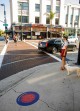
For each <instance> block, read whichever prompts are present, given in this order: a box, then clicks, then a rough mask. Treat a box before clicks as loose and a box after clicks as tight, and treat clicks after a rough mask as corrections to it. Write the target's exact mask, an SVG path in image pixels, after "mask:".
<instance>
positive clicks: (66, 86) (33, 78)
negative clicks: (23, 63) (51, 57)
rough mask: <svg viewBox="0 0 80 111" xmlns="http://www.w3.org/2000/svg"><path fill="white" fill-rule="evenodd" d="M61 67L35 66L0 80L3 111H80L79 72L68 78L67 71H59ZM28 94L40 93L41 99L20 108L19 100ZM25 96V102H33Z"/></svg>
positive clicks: (0, 107) (50, 64) (0, 98)
mask: <svg viewBox="0 0 80 111" xmlns="http://www.w3.org/2000/svg"><path fill="white" fill-rule="evenodd" d="M60 64H61V63H60V62H57V63H49V64H45V65H40V66H36V67H34V68H31V69H28V70H24V71H22V72H19V73H17V74H15V75H13V76H10V77H8V78H6V79H5V80H2V81H0V111H80V78H78V77H77V75H76V73H73V74H72V75H70V76H67V71H60V69H59V68H60V67H59V66H60ZM29 91H30V92H31V91H33V92H36V93H38V94H39V98H38V100H37V101H36V102H35V103H34V104H32V105H29V106H22V105H19V104H18V103H17V102H16V99H20V97H19V96H20V95H21V94H23V93H24V92H29ZM23 95H24V94H23ZM31 96H32V95H31ZM18 97H19V98H18ZM26 97H27V96H23V97H22V98H21V101H22V102H23V103H26V102H31V101H32V100H33V99H34V97H33V96H32V98H30V97H29V96H28V100H27V98H26Z"/></svg>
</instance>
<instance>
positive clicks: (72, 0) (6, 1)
mask: <svg viewBox="0 0 80 111" xmlns="http://www.w3.org/2000/svg"><path fill="white" fill-rule="evenodd" d="M2 3H4V4H5V9H6V19H7V24H8V28H9V27H10V7H9V0H0V4H2ZM65 3H72V4H78V3H79V0H65ZM0 20H2V21H4V8H3V7H2V6H0ZM0 29H3V30H4V26H3V23H2V22H0Z"/></svg>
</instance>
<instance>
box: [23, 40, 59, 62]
mask: <svg viewBox="0 0 80 111" xmlns="http://www.w3.org/2000/svg"><path fill="white" fill-rule="evenodd" d="M24 42H25V43H27V44H29V45H31V46H33V47H35V48H37V49H38V46H35V45H34V44H37V43H34V42H32V43H29V42H26V41H24ZM33 43H34V44H33ZM43 52H44V53H46V54H47V55H49V56H50V57H52V58H54V59H56V60H57V61H59V62H61V59H60V58H58V57H56V56H54V55H52V54H50V53H48V52H45V51H43Z"/></svg>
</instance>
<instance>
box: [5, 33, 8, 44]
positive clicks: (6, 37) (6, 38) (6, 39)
mask: <svg viewBox="0 0 80 111" xmlns="http://www.w3.org/2000/svg"><path fill="white" fill-rule="evenodd" d="M5 41H6V44H7V43H8V42H9V35H8V34H6V36H5Z"/></svg>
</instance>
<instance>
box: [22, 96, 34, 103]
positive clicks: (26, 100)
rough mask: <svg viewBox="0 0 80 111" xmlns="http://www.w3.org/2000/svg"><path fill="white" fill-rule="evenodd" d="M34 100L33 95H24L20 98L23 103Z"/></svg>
mask: <svg viewBox="0 0 80 111" xmlns="http://www.w3.org/2000/svg"><path fill="white" fill-rule="evenodd" d="M34 99H35V95H33V94H26V95H24V96H22V97H21V101H22V102H24V103H27V102H32V101H33V100H34Z"/></svg>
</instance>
